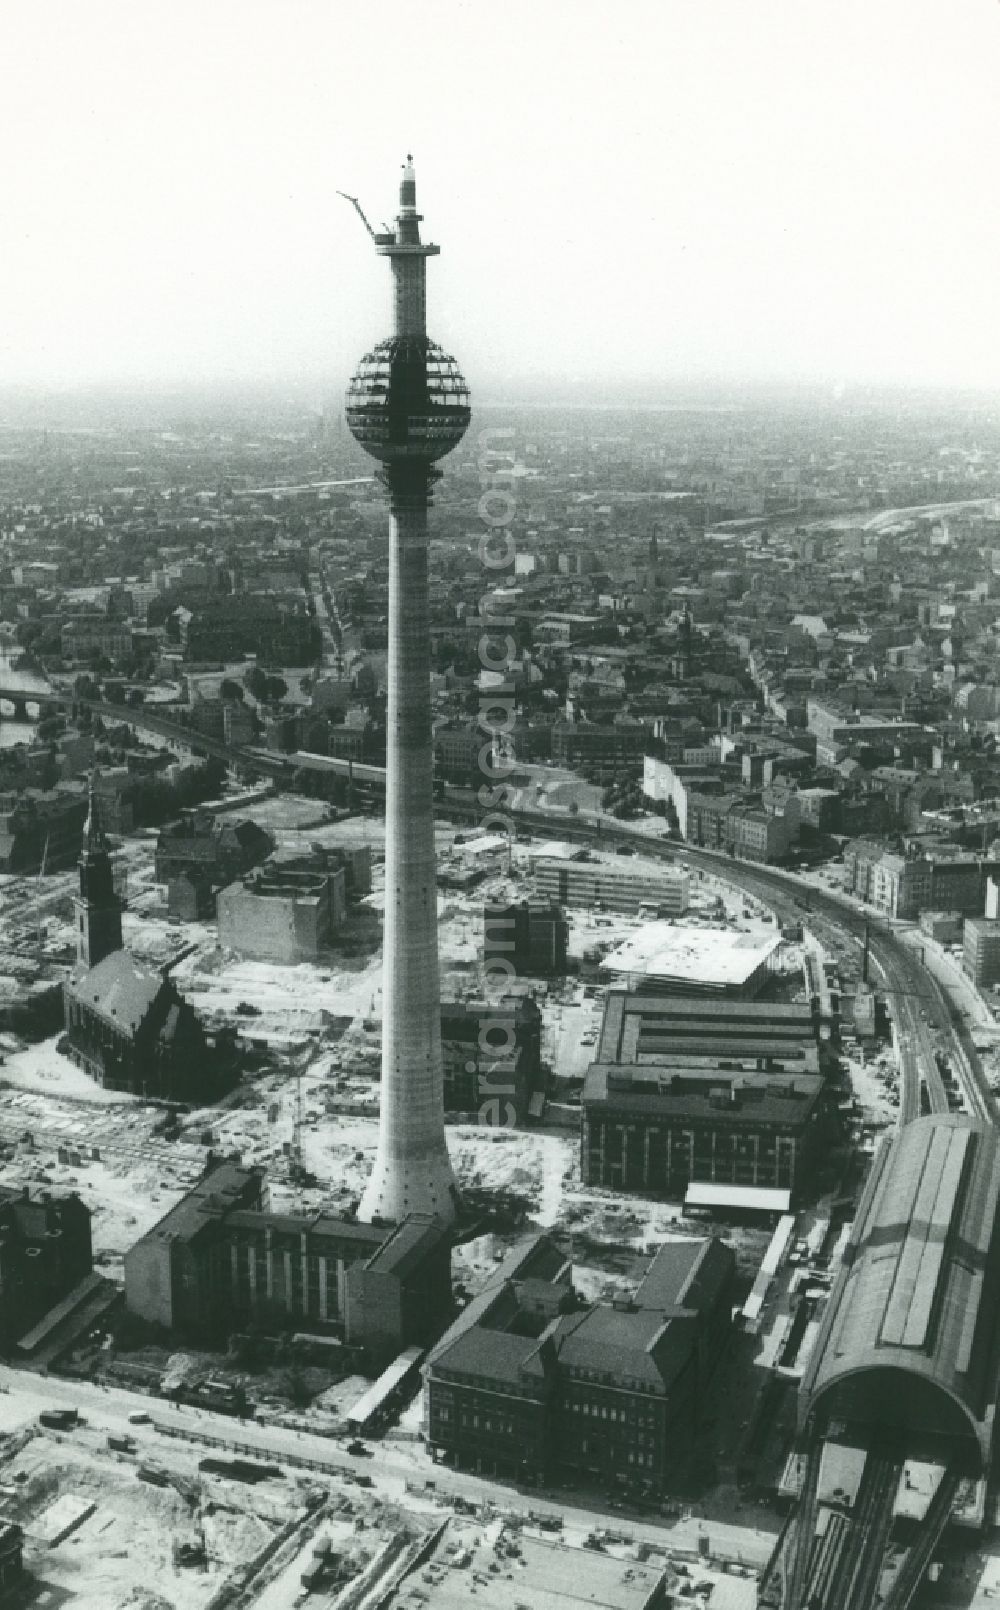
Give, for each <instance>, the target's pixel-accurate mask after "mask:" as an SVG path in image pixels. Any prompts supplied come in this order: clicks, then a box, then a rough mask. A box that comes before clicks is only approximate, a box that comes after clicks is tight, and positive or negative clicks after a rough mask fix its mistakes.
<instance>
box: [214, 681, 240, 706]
mask: <svg viewBox="0 0 1000 1610" xmlns="http://www.w3.org/2000/svg"><path fill="white" fill-rule="evenodd" d="M219 698H220V699H230V700H236V701H237V702H238V703H240V704H242V703H243V684H242V682H237V681H236V678H235V677H232V676H224V677H223V679H222V681H221V682H220V684H219Z"/></svg>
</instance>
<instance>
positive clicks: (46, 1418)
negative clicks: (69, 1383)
mask: <svg viewBox="0 0 1000 1610" xmlns="http://www.w3.org/2000/svg"><path fill="white" fill-rule="evenodd" d="M38 1423H39V1425H42V1426H48V1428H49V1430H50V1431H72V1430H73V1428H74V1426H78V1425H79V1424H80V1411H79V1409H43V1410H42V1412H41V1414H40V1415H39V1416H38Z"/></svg>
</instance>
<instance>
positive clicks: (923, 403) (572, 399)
mask: <svg viewBox="0 0 1000 1610" xmlns="http://www.w3.org/2000/svg"><path fill="white" fill-rule="evenodd" d="M346 387H347V377H346V376H345V377H344V378H343V379H342V380H340V379H333V378H326V377H321V376H311V375H287V376H279V375H275V376H248V377H246V378H242V379H236V378H233V377H231V376H229V377H222V376H220V377H219V378H218V379H214V380H213V379H208V378H198V379H182V378H150V379H149V380H138V379H128V378H122V379H120V380H115V379H100V380H76V381H72V382H68V381H67V382H64V383H62V384H57V383H54V382H43V381H33V382H20V383H6V384H4V383H2V382H0V428H17V423H18V421H17V418H16V415H17V414H18V413H19V412H20V411H21V410H22V409H24V410H26V411H28V412H31V413H38V412H39V411H40V410H44V409H45V408H46V407H50V408H52V409H54V410H56V411H60V410H63V409H67V408H76V409H83V410H86V409H87V407H88V405H90V406H92V407H94V408H97V409H101V408H107V407H112V408H113V407H114V406H115V405H123V404H134V405H145V406H147V407H163V406H171V405H177V404H181V405H191V406H203V407H209V408H215V407H220V408H224V407H227V406H228V407H238V406H239V405H240V404H241V403H244V404H249V405H262V404H271V405H273V406H281V405H285V406H288V405H292V406H294V407H296V408H298V409H301V410H302V411H303V412H306V413H314V414H316V415H317V416H322V415H323V414H324V413H327V412H332V411H333V410H336V413H339V412H340V410H341V408H342V405H343V397H344V393H345V391H346ZM472 402H473V410H474V411H476V410H479V411H482V410H500V409H511V408H513V409H517V408H523V409H525V410H539V409H547V408H558V409H564V410H567V411H574V410H580V411H588V410H593V411H600V410H608V411H623V412H629V411H635V412H637V413H656V412H683V411H685V409H691V410H717V411H734V412H735V411H739V410H740V409H742V408H754V407H766V406H767V405H768V404H775V405H777V404H795V403H801V404H802V406H803V407H811V408H820V407H822V408H834V409H836V408H840V409H844V410H847V411H849V410H850V409H851V408H852V407H873V408H879V407H887V408H893V407H898V406H900V405H910V406H914V407H922V408H934V407H936V406H945V407H949V406H956V405H957V406H968V407H974V408H983V409H990V408H993V407H998V408H1000V380H998V383H997V385H996V386H994V387H986V386H973V385H958V384H944V383H936V384H931V383H924V384H918V383H915V382H911V383H907V382H902V381H897V382H891V381H884V382H856V383H845V382H839V383H837V384H831V383H830V382H829V381H828V380H823V379H814V380H809V379H787V380H782V379H777V378H773V379H760V378H747V379H744V380H736V379H730V380H724V379H719V378H715V379H711V378H708V377H701V378H696V377H692V378H690V379H686V380H685V379H677V380H674V381H669V382H666V381H660V382H659V383H658V384H656V385H655V386H654V385H653V384H652V383H649V382H647V383H643V382H641V381H635V382H632V383H629V382H627V381H624V380H622V379H621V378H620V377H618V378H615V379H613V380H612V379H608V380H607V381H604V382H601V381H599V380H596V379H595V380H593V381H577V382H570V383H568V382H566V381H562V382H560V381H558V380H555V379H552V380H550V381H544V380H541V379H535V380H534V381H532V382H527V381H524V380H522V381H517V380H511V381H507V382H495V383H494V384H493V385H491V386H490V387H489V388H488V389H484V390H483V391H482V392H480V391H479V390H478V388H476V387H475V386H473V388H472ZM7 415H13V416H14V417H13V418H5V416H7Z"/></svg>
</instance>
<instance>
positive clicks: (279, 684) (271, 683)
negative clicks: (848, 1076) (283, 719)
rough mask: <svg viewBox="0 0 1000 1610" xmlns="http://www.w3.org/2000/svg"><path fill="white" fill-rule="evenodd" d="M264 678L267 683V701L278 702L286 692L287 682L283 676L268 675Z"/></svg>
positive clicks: (270, 702)
mask: <svg viewBox="0 0 1000 1610" xmlns="http://www.w3.org/2000/svg"><path fill="white" fill-rule="evenodd" d="M264 680H265V683H266V685H267V693H266V698H267V701H268V703H269V704H279V703H280V702H281V700H282V699H283V698H284V697H285V695H286V694H287V692H288V683H287V682H286V681H285V679H284V677H283V676H268V677H265V679H264Z"/></svg>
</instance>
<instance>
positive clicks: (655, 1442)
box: [424, 1234, 736, 1495]
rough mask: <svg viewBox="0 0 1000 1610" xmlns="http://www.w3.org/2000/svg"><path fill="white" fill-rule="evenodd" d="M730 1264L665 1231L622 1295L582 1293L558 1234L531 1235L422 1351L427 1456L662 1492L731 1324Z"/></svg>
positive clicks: (712, 1245)
mask: <svg viewBox="0 0 1000 1610" xmlns="http://www.w3.org/2000/svg"><path fill="white" fill-rule="evenodd" d="M735 1267H736V1264H735V1258H734V1256H733V1254H732V1252H731V1251H730V1250H729V1248H728V1247H726V1246H724V1245H723V1244H722V1243H721V1242H720V1241H715V1240H712V1241H687V1242H674V1243H670V1244H668V1245H666V1246H664V1247H662V1248H661V1249H660V1251H659V1252H658V1253H657V1255H656V1257H655V1258H654V1259H653V1262H652V1264H651V1266H650V1268H649V1270H648V1272H647V1274H646V1276H645V1278H644V1279H643V1280H642V1281H641V1282H640V1283H639V1285H638V1286H637V1288H636V1289H635V1291H634V1292H633V1293H632V1295H631V1296H630V1297H628V1298H622V1299H619V1300H617V1301H616V1302H615V1303H614V1304H604V1303H598V1304H589V1303H585V1302H583V1301H582V1300H581V1299H580V1298H579V1296H578V1295H577V1293H576V1292H575V1291H574V1289H573V1284H572V1267H571V1265H570V1264H569V1263H568V1262H567V1260H566V1258H565V1256H564V1254H563V1253H562V1252H561V1251H560V1249H559V1248H558V1247H557V1246H556V1244H555V1243H554V1242H553V1241H552V1240H550V1238H549V1237H548V1236H547V1235H544V1234H540V1235H536V1236H533V1237H532V1238H531V1239H530V1240H528V1241H527V1242H526V1243H524V1244H523V1245H522V1246H520V1247H517V1248H515V1249H514V1251H513V1252H511V1253H510V1254H509V1255H508V1257H507V1258H506V1259H505V1260H504V1263H503V1264H502V1266H501V1267H500V1269H499V1270H498V1271H497V1273H496V1274H495V1275H494V1276H493V1277H492V1278H491V1280H490V1281H489V1282H488V1284H487V1286H486V1288H485V1290H484V1291H483V1292H481V1293H480V1295H479V1296H478V1297H476V1298H474V1299H473V1301H472V1302H471V1303H470V1304H469V1305H468V1307H467V1308H466V1309H465V1310H464V1311H463V1312H462V1314H460V1316H459V1317H458V1319H457V1320H456V1321H455V1322H454V1324H453V1325H452V1326H451V1328H450V1329H449V1330H448V1331H447V1332H446V1333H445V1335H444V1336H443V1337H442V1338H441V1340H440V1341H439V1342H438V1343H437V1345H436V1346H435V1347H434V1348H433V1350H432V1351H431V1353H430V1356H429V1358H428V1361H427V1364H426V1366H425V1399H424V1404H425V1415H426V1435H427V1440H428V1442H429V1444H430V1447H431V1449H432V1452H433V1454H434V1457H435V1459H438V1460H446V1461H447V1462H448V1463H449V1464H454V1465H456V1466H459V1467H460V1468H465V1469H473V1470H475V1471H477V1472H479V1473H483V1474H499V1475H503V1476H508V1477H510V1476H513V1477H515V1478H517V1479H519V1480H522V1481H530V1482H544V1481H553V1480H557V1479H558V1477H559V1474H560V1472H572V1473H573V1474H574V1475H576V1476H579V1474H580V1472H583V1473H584V1474H585V1475H586V1476H587V1477H590V1478H592V1479H594V1480H599V1481H602V1482H604V1483H609V1484H611V1485H612V1486H613V1487H615V1488H619V1489H621V1490H623V1491H629V1492H632V1493H635V1494H641V1493H644V1494H650V1495H652V1494H657V1493H659V1492H661V1491H662V1490H663V1487H664V1484H665V1482H666V1480H667V1478H668V1476H669V1474H670V1473H671V1472H672V1471H673V1470H675V1469H676V1465H677V1463H678V1459H679V1457H680V1456H681V1455H682V1453H683V1451H684V1450H685V1449H686V1447H687V1446H688V1444H689V1440H690V1437H691V1434H692V1431H693V1429H694V1415H695V1413H696V1405H697V1402H698V1399H699V1397H700V1396H701V1395H702V1394H704V1392H705V1390H706V1387H707V1384H708V1381H709V1379H710V1377H711V1374H712V1371H713V1369H714V1368H715V1365H716V1363H717V1361H718V1359H719V1356H720V1354H721V1352H722V1350H723V1348H724V1346H725V1344H726V1340H727V1338H728V1335H729V1330H730V1323H731V1316H732V1305H733V1286H734V1278H735Z"/></svg>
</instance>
